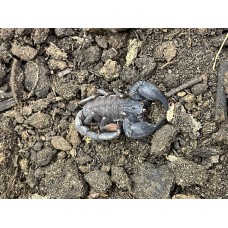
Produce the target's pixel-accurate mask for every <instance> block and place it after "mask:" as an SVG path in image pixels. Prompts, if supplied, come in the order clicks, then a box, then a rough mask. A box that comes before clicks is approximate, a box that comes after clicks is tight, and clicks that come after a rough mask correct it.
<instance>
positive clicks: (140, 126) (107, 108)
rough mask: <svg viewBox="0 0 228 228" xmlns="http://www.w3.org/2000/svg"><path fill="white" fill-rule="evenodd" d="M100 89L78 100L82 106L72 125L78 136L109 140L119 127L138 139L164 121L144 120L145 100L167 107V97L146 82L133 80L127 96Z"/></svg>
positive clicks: (117, 131)
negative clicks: (96, 127)
mask: <svg viewBox="0 0 228 228" xmlns="http://www.w3.org/2000/svg"><path fill="white" fill-rule="evenodd" d="M100 91H101V92H100V93H101V94H102V95H103V96H91V97H89V98H86V99H84V100H82V101H81V102H80V104H84V103H85V105H84V106H83V109H82V110H81V111H79V113H78V114H77V115H76V119H75V125H76V128H77V130H78V131H79V132H80V133H81V134H82V135H85V136H87V137H89V138H91V139H93V140H98V141H100V140H110V139H113V138H116V137H118V136H119V135H120V133H121V130H120V129H121V128H123V131H124V133H125V135H126V136H128V137H130V138H134V139H139V138H142V137H145V136H148V135H150V134H152V133H153V132H154V131H155V130H157V129H158V128H160V127H161V126H162V125H163V124H164V122H165V119H164V118H163V119H162V120H161V121H160V122H159V123H157V124H150V123H148V122H145V121H144V120H145V117H144V116H143V115H144V113H145V110H146V109H144V106H145V104H146V103H147V102H148V101H151V100H159V101H160V102H161V103H162V105H163V107H164V109H165V110H167V109H168V100H167V98H166V97H165V96H164V95H163V94H162V93H161V91H160V90H159V89H158V88H157V87H155V86H154V85H152V84H151V83H149V82H145V81H139V82H136V83H135V84H134V85H133V86H132V87H131V88H130V95H129V97H122V96H121V94H120V93H119V92H118V93H117V94H112V95H109V94H108V93H106V92H105V91H102V90H100ZM85 125H99V126H100V129H101V130H103V131H104V130H105V131H106V132H101V133H96V132H93V131H91V130H90V129H89V128H88V127H87V126H85Z"/></svg>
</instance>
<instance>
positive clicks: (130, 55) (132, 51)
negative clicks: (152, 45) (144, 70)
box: [126, 39, 142, 66]
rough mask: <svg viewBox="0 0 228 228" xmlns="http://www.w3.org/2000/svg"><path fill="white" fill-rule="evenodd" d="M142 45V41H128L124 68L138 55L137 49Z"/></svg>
mask: <svg viewBox="0 0 228 228" xmlns="http://www.w3.org/2000/svg"><path fill="white" fill-rule="evenodd" d="M141 45H142V41H139V40H137V39H133V40H129V45H128V47H127V48H128V52H127V56H126V66H130V65H131V64H132V63H133V62H134V60H135V59H136V57H137V55H138V51H139V48H140V47H141Z"/></svg>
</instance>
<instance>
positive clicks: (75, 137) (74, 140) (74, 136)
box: [69, 123, 81, 148]
mask: <svg viewBox="0 0 228 228" xmlns="http://www.w3.org/2000/svg"><path fill="white" fill-rule="evenodd" d="M69 138H70V140H69V141H70V143H71V144H72V145H73V147H74V148H75V147H77V146H78V145H80V143H81V138H80V136H79V134H78V132H77V130H76V128H75V124H74V123H71V124H70V126H69Z"/></svg>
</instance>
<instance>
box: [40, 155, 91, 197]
mask: <svg viewBox="0 0 228 228" xmlns="http://www.w3.org/2000/svg"><path fill="white" fill-rule="evenodd" d="M45 172H46V177H45V179H44V182H45V187H46V191H47V195H48V196H49V197H50V198H57V199H78V198H85V196H86V194H87V190H88V186H87V184H86V183H85V181H84V180H83V179H82V177H81V175H80V173H79V172H78V168H77V165H76V164H75V163H74V162H72V161H70V160H57V162H55V163H54V164H52V165H51V166H50V167H48V168H47V169H45Z"/></svg>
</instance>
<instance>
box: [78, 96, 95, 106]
mask: <svg viewBox="0 0 228 228" xmlns="http://www.w3.org/2000/svg"><path fill="white" fill-rule="evenodd" d="M98 96H99V95H97V94H94V95H92V96H89V97H87V98H85V99H83V100H81V101H79V102H78V104H79V105H84V104H85V103H87V102H89V101H91V100H94V99H96V98H97V97H98Z"/></svg>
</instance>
